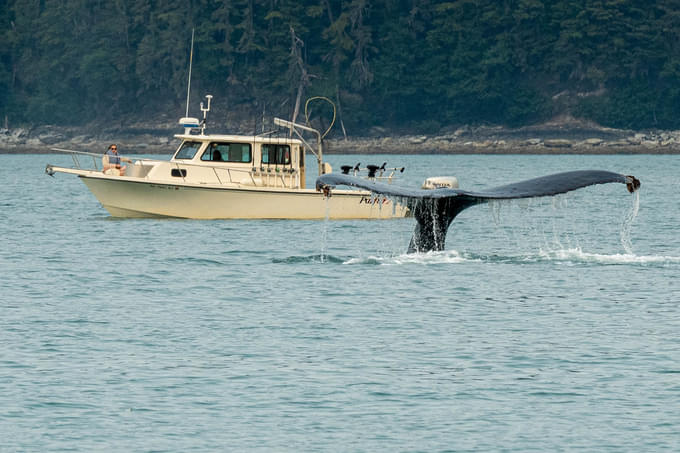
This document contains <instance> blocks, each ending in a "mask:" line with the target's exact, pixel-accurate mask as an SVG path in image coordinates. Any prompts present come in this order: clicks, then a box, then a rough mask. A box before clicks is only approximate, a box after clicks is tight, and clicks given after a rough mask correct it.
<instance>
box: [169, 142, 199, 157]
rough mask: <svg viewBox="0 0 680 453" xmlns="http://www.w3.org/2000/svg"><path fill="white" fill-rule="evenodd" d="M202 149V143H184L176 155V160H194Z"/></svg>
mask: <svg viewBox="0 0 680 453" xmlns="http://www.w3.org/2000/svg"><path fill="white" fill-rule="evenodd" d="M200 147H201V142H183V143H182V146H181V147H180V148H179V151H177V154H175V159H193V158H194V156H195V155H196V152H197V151H198V148H200Z"/></svg>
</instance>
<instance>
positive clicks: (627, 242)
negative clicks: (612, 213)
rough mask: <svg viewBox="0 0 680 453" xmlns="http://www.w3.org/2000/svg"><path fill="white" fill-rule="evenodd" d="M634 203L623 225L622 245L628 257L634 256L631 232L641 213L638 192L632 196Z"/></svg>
mask: <svg viewBox="0 0 680 453" xmlns="http://www.w3.org/2000/svg"><path fill="white" fill-rule="evenodd" d="M631 198H632V202H631V206H630V209H628V212H627V213H626V216H625V217H624V219H623V223H622V224H621V245H622V246H623V249H624V250H625V251H626V253H627V254H628V255H634V253H633V243H632V241H631V238H630V236H631V231H632V229H633V222H634V221H635V218H636V217H637V215H638V212H640V191H639V190H636V191H635V192H633V195H632V197H631Z"/></svg>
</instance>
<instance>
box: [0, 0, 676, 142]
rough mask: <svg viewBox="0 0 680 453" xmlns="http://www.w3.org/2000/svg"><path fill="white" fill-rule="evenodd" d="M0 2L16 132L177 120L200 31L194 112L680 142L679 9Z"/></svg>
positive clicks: (496, 0) (3, 61) (403, 0)
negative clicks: (320, 101)
mask: <svg viewBox="0 0 680 453" xmlns="http://www.w3.org/2000/svg"><path fill="white" fill-rule="evenodd" d="M3 3H4V5H3ZM0 5H1V6H2V8H0V20H1V21H2V23H3V25H4V26H3V28H2V30H1V31H0V33H1V34H2V42H3V44H4V45H3V46H1V47H0V114H1V115H2V119H3V121H7V122H8V123H9V124H10V125H12V124H18V123H24V124H25V123H30V124H78V123H83V122H87V121H91V120H95V119H96V120H99V121H109V120H111V119H115V118H120V117H133V116H145V117H150V116H151V115H154V114H156V113H158V112H166V113H168V114H169V116H170V118H173V119H174V118H175V117H177V116H181V115H183V113H184V102H185V97H186V83H187V71H188V61H189V49H190V41H191V32H192V29H195V51H194V66H193V80H192V84H193V85H192V88H193V90H192V96H193V99H195V100H196V102H195V104H197V103H198V97H199V96H202V95H203V94H206V93H211V94H213V95H215V97H216V100H218V101H219V103H220V104H222V105H225V106H226V105H228V106H230V108H233V109H236V108H239V109H240V111H245V112H249V114H252V115H260V116H261V115H262V113H263V112H265V113H266V114H268V115H269V114H279V115H284V116H289V115H290V114H291V113H292V112H293V110H294V108H295V104H296V100H297V99H302V101H304V99H306V98H308V97H309V96H315V95H323V96H328V97H330V98H332V99H333V100H335V101H336V103H337V104H338V106H339V107H340V113H341V115H342V119H343V121H344V124H345V125H347V127H348V128H353V130H355V131H356V130H365V129H367V128H369V127H372V126H383V127H390V128H402V129H408V130H420V131H422V132H431V131H436V130H438V129H439V128H441V127H444V126H452V125H454V126H455V125H460V124H498V125H509V126H517V125H524V124H530V123H535V122H539V121H543V120H546V119H548V118H551V117H553V116H554V115H556V114H560V113H570V114H572V115H574V116H577V117H581V118H586V119H591V120H594V121H596V122H599V123H600V124H603V125H607V126H612V127H623V128H660V129H680V0H657V1H654V0H628V1H624V0H562V1H548V0H458V1H436V0H373V1H371V0H346V1H337V0H336V1H333V0H231V1H216V0H165V1H160V0H4V1H3V2H2V3H0ZM195 107H196V106H195V105H193V106H192V108H193V109H194V112H195V113H194V114H196V110H197V109H196V108H195ZM0 126H2V125H1V124H0Z"/></svg>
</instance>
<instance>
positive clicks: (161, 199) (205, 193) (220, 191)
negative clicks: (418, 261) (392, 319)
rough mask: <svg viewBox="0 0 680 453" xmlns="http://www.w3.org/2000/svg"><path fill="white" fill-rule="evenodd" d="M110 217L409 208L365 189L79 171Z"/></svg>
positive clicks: (398, 213)
mask: <svg viewBox="0 0 680 453" xmlns="http://www.w3.org/2000/svg"><path fill="white" fill-rule="evenodd" d="M80 178H81V180H82V181H83V182H84V183H85V185H86V186H87V187H88V188H89V189H90V191H91V192H92V193H93V194H94V196H95V197H96V198H97V199H98V200H99V202H100V203H101V204H102V206H103V207H104V208H105V209H106V210H107V211H108V212H109V213H110V214H111V215H112V216H114V217H134V218H140V217H175V218H189V219H325V218H330V219H391V218H399V217H405V216H407V215H408V209H407V208H405V207H404V206H401V205H399V204H396V205H395V204H394V202H393V200H391V199H389V198H385V197H378V198H376V197H374V196H372V195H371V194H370V193H369V192H364V191H355V190H336V191H333V194H332V196H331V197H325V196H324V195H323V194H321V193H319V192H317V191H315V190H309V189H272V188H259V187H225V186H212V185H197V184H169V183H166V182H153V181H149V180H143V181H137V180H134V179H133V178H121V177H106V176H99V175H97V176H87V175H80Z"/></svg>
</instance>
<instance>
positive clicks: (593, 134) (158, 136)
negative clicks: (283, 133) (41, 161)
mask: <svg viewBox="0 0 680 453" xmlns="http://www.w3.org/2000/svg"><path fill="white" fill-rule="evenodd" d="M92 130H93V128H88V129H84V128H59V127H56V126H39V127H34V128H15V129H0V154H28V153H40V154H45V153H52V152H54V151H53V148H60V149H68V150H78V151H89V152H103V151H104V150H105V149H106V148H107V147H108V145H109V144H110V143H114V142H115V143H117V144H118V145H119V147H120V149H121V150H122V153H123V154H171V153H172V152H173V151H174V149H175V146H176V141H175V139H174V138H173V134H175V133H178V132H179V131H178V129H177V127H171V128H170V127H160V126H157V125H150V126H148V127H146V128H136V129H124V128H118V129H111V130H101V129H100V130H98V131H97V133H92ZM88 131H89V132H88ZM324 143H325V152H327V153H335V154H680V131H630V130H621V129H610V128H603V127H599V126H596V125H592V124H587V123H583V122H579V121H577V120H573V119H571V120H560V121H557V122H553V123H546V124H543V125H540V126H529V127H524V128H517V129H509V128H503V127H484V126H482V127H469V126H465V127H460V128H456V129H455V130H452V131H443V132H440V133H437V134H432V135H399V134H398V133H393V132H391V131H387V130H384V129H381V128H374V129H372V130H371V133H370V135H369V136H365V137H352V138H348V139H342V138H340V139H338V138H333V139H327V140H326V141H325V142H324Z"/></svg>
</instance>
